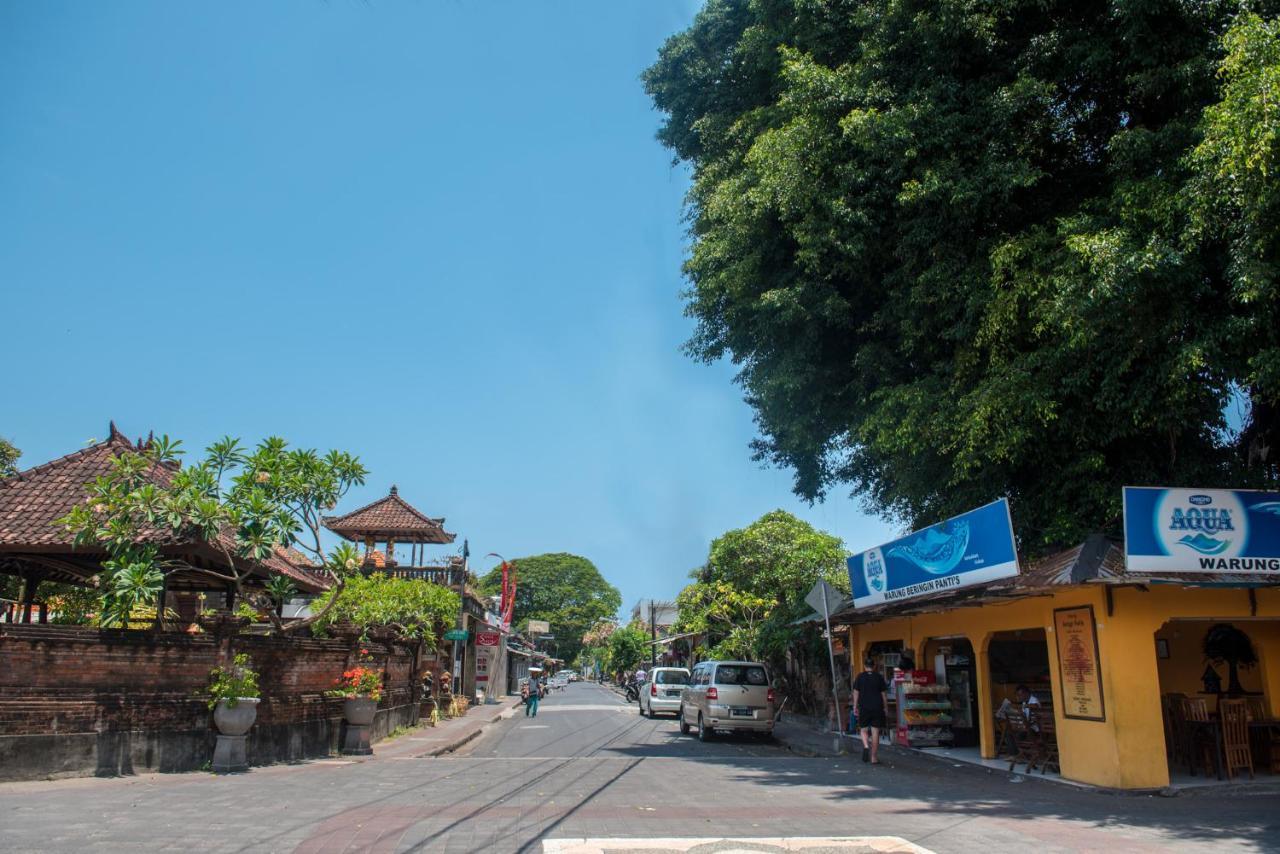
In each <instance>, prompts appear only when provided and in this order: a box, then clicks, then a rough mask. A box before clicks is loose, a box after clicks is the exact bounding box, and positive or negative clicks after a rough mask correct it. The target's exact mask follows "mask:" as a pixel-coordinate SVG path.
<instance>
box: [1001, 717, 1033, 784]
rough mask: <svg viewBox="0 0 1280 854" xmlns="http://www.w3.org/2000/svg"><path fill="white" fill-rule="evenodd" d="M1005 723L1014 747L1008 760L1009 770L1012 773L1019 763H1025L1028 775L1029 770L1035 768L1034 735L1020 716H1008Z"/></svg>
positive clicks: (1024, 719)
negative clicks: (1011, 756)
mask: <svg viewBox="0 0 1280 854" xmlns="http://www.w3.org/2000/svg"><path fill="white" fill-rule="evenodd" d="M1005 723H1006V724H1008V726H1009V734H1010V735H1011V736H1012V737H1013V743H1014V745H1015V747H1016V750H1015V751H1014V754H1013V758H1012V759H1010V760H1009V770H1010V771H1012V770H1013V769H1014V768H1015V767H1017V765H1018V763H1019V762H1025V763H1026V764H1027V773H1030V772H1031V769H1032V768H1033V767H1035V762H1036V755H1037V752H1038V748H1037V745H1036V741H1037V740H1036V738H1035V734H1034V733H1033V732H1032V731H1031V727H1030V726H1029V725H1028V724H1027V721H1026V718H1024V717H1022V715H1021V714H1014V715H1009V717H1007V718H1006V719H1005Z"/></svg>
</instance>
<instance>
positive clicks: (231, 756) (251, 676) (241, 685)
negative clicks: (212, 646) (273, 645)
mask: <svg viewBox="0 0 1280 854" xmlns="http://www.w3.org/2000/svg"><path fill="white" fill-rule="evenodd" d="M259 701H260V691H259V689H258V674H257V673H256V672H254V671H253V670H251V669H250V668H249V657H248V656H247V655H245V654H244V653H240V654H239V655H237V656H236V657H235V658H234V659H233V661H232V664H231V666H230V667H215V668H213V670H211V671H209V708H210V709H212V710H213V722H214V724H215V725H216V726H217V728H218V741H217V744H216V745H215V746H214V749H213V770H214V773H218V774H227V773H232V772H235V771H246V770H248V768H249V762H248V758H247V755H246V751H245V734H246V733H247V732H249V729H250V727H252V726H253V722H254V721H255V720H256V719H257V717H258V703H259Z"/></svg>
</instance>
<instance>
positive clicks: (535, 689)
mask: <svg viewBox="0 0 1280 854" xmlns="http://www.w3.org/2000/svg"><path fill="white" fill-rule="evenodd" d="M528 685H529V699H527V700H525V702H524V716H525V717H526V718H527V717H531V716H532V717H535V718H536V717H537V716H538V699H539V698H540V697H541V696H542V674H541V673H540V672H538V671H534V670H530V671H529V683H528Z"/></svg>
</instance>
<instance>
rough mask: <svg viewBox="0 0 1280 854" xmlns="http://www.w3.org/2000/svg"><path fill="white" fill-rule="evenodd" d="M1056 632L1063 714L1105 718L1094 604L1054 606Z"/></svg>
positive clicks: (1076, 716)
mask: <svg viewBox="0 0 1280 854" xmlns="http://www.w3.org/2000/svg"><path fill="white" fill-rule="evenodd" d="M1053 628H1054V635H1055V636H1056V637H1057V642H1058V678H1059V679H1060V680H1061V685H1062V716H1063V717H1065V718H1076V719H1078V720H1084V721H1105V720H1106V719H1107V713H1106V708H1105V707H1104V706H1103V702H1102V674H1101V673H1100V672H1099V669H1098V633H1097V626H1096V624H1095V623H1094V621H1093V606H1092V605H1081V606H1080V607H1078V608H1055V609H1054V611H1053Z"/></svg>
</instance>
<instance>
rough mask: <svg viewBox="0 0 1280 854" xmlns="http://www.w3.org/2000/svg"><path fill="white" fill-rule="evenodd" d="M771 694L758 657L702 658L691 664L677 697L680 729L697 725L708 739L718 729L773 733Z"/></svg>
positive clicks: (702, 736) (766, 674)
mask: <svg viewBox="0 0 1280 854" xmlns="http://www.w3.org/2000/svg"><path fill="white" fill-rule="evenodd" d="M774 713H775V709H774V694H773V688H772V687H770V685H769V671H768V670H767V669H766V668H765V666H764V665H763V664H761V663H760V662H758V661H704V662H701V663H700V664H698V665H696V666H695V667H694V668H693V673H692V674H691V675H690V677H689V687H687V688H685V690H684V694H683V695H682V696H681V697H680V713H679V715H680V732H682V733H684V734H686V735H687V734H688V733H689V731H690V730H692V729H695V728H696V729H697V731H698V739H699V740H701V741H707V740H708V739H710V738H711V737H712V736H713V735H715V734H716V733H717V732H730V731H733V732H750V733H755V734H756V735H759V736H762V737H766V738H767V737H769V736H771V735H772V734H773V716H774Z"/></svg>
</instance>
